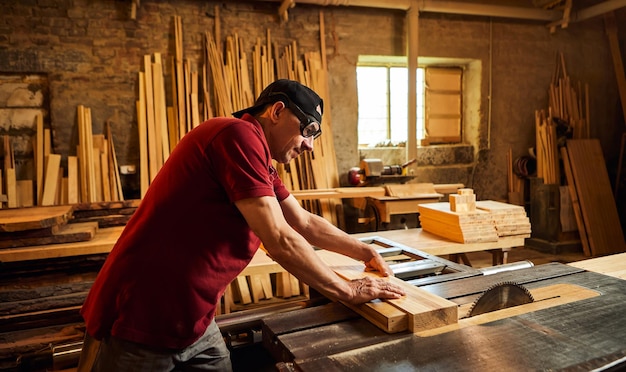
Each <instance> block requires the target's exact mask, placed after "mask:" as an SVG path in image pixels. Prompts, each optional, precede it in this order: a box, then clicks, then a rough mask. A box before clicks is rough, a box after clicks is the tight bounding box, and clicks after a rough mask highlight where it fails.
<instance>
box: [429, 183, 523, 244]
mask: <svg viewBox="0 0 626 372" xmlns="http://www.w3.org/2000/svg"><path fill="white" fill-rule="evenodd" d="M449 198H450V199H449V200H450V202H441V203H428V204H420V205H419V213H420V216H419V219H420V224H421V226H422V229H423V230H424V231H428V232H430V233H433V234H436V235H439V236H442V237H444V238H447V239H450V240H452V241H455V242H459V243H481V242H495V241H497V240H498V239H499V238H500V237H503V236H523V237H530V220H529V219H528V216H527V215H526V210H525V209H524V207H521V206H518V205H513V204H508V203H503V202H497V201H492V200H486V201H476V196H475V195H474V193H473V191H472V190H471V189H460V190H459V191H458V194H450V196H449Z"/></svg>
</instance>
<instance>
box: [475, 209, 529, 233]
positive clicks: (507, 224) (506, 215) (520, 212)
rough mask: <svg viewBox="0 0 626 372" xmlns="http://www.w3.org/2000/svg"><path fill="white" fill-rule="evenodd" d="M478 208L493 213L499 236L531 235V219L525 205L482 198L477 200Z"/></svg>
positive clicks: (492, 216)
mask: <svg viewBox="0 0 626 372" xmlns="http://www.w3.org/2000/svg"><path fill="white" fill-rule="evenodd" d="M476 208H477V209H480V210H483V211H486V212H489V213H491V218H492V219H493V221H494V223H495V226H496V232H497V233H498V237H504V236H521V237H524V238H529V237H530V233H531V227H530V219H529V218H528V216H527V215H526V209H524V207H522V206H519V205H514V204H508V203H503V202H498V201H494V200H480V201H477V202H476Z"/></svg>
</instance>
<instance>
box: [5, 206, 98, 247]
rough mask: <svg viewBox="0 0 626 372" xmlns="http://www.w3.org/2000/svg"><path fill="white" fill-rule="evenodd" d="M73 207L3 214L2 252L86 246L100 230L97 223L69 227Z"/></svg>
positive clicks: (9, 210) (14, 211)
mask: <svg viewBox="0 0 626 372" xmlns="http://www.w3.org/2000/svg"><path fill="white" fill-rule="evenodd" d="M72 211H73V210H72V207H71V206H50V207H31V208H13V209H4V210H0V248H15V247H25V246H31V245H43V244H60V243H72V242H84V241H88V240H91V239H92V238H93V237H94V236H95V234H96V231H97V229H98V224H97V223H95V222H83V223H76V224H68V222H69V221H70V220H71V218H72Z"/></svg>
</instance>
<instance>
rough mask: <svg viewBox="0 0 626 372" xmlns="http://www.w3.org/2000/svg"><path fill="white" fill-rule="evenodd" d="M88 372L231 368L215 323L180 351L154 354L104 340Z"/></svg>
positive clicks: (136, 346)
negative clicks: (90, 371)
mask: <svg viewBox="0 0 626 372" xmlns="http://www.w3.org/2000/svg"><path fill="white" fill-rule="evenodd" d="M87 337H89V336H87ZM91 370H92V371H94V372H111V371H115V372H122V371H146V372H148V371H150V372H153V371H154V372H156V371H232V365H231V362H230V352H229V351H228V348H227V347H226V344H225V343H224V339H223V338H222V334H221V333H220V330H219V328H218V327H217V324H215V321H212V322H211V324H210V325H209V326H208V327H207V330H206V331H205V332H204V335H202V337H200V339H198V341H196V342H194V343H193V344H191V345H190V346H188V347H186V348H185V349H182V350H171V351H170V350H155V349H154V348H150V347H147V346H144V345H142V344H137V343H134V342H130V341H125V340H121V339H119V338H115V337H107V338H105V339H104V340H102V342H101V343H100V347H99V350H98V352H97V356H96V359H95V361H94V364H93V368H92V369H91Z"/></svg>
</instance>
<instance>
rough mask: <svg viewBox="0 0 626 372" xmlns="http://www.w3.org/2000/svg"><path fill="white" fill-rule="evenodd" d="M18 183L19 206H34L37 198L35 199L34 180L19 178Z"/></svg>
mask: <svg viewBox="0 0 626 372" xmlns="http://www.w3.org/2000/svg"><path fill="white" fill-rule="evenodd" d="M16 184H17V206H18V208H24V207H32V206H34V205H35V200H34V199H33V180H19V181H17V182H16Z"/></svg>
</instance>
